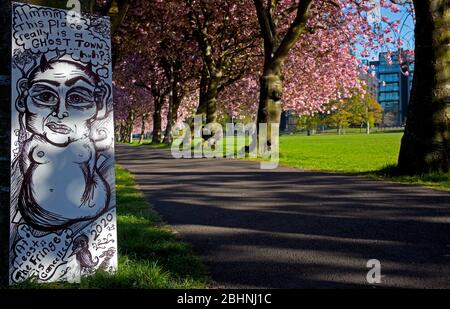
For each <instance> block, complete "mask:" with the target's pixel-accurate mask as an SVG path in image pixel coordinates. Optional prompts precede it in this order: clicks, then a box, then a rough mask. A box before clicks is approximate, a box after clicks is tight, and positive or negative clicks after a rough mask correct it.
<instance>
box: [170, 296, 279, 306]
mask: <svg viewBox="0 0 450 309" xmlns="http://www.w3.org/2000/svg"><path fill="white" fill-rule="evenodd" d="M271 303H272V294H255V293H222V294H220V297H217V296H212V295H189V294H188V293H184V294H183V295H179V296H178V297H177V304H197V305H202V306H205V307H208V306H210V305H219V304H220V305H227V304H230V305H236V304H241V305H242V304H244V305H253V306H257V305H264V304H271Z"/></svg>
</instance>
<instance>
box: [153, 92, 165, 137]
mask: <svg viewBox="0 0 450 309" xmlns="http://www.w3.org/2000/svg"><path fill="white" fill-rule="evenodd" d="M163 105H164V96H163V95H161V96H159V97H158V98H155V111H154V112H153V137H152V144H153V145H155V144H161V141H162V140H161V110H162V107H163Z"/></svg>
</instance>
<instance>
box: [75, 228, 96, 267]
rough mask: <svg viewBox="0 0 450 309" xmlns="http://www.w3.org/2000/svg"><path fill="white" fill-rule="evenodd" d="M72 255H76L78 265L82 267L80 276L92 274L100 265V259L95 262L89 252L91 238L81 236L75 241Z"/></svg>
mask: <svg viewBox="0 0 450 309" xmlns="http://www.w3.org/2000/svg"><path fill="white" fill-rule="evenodd" d="M72 254H75V256H76V259H77V262H78V265H79V267H80V275H83V274H85V273H91V272H92V270H93V268H94V267H95V266H97V264H98V257H96V258H95V261H94V260H93V258H92V254H91V252H90V251H89V238H88V237H87V236H86V235H84V234H81V235H80V236H78V237H77V238H75V240H74V241H73V246H72Z"/></svg>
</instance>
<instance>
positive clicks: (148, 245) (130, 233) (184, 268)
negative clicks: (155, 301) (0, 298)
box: [17, 167, 209, 289]
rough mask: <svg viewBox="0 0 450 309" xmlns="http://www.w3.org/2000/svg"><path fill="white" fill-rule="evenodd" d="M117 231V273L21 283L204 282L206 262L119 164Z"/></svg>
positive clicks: (114, 285)
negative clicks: (74, 280)
mask: <svg viewBox="0 0 450 309" xmlns="http://www.w3.org/2000/svg"><path fill="white" fill-rule="evenodd" d="M116 188H117V234H118V245H119V270H118V272H117V273H115V274H108V273H97V274H96V275H94V276H92V277H88V278H84V279H82V281H81V283H80V284H69V283H51V284H37V283H34V282H31V281H29V282H25V283H23V284H20V285H18V286H17V288H159V289H165V288H187V289H189V288H206V287H207V285H208V282H209V278H208V276H207V274H206V270H205V267H204V266H203V264H202V263H201V262H200V260H199V259H198V258H197V257H195V256H194V255H193V253H192V250H191V247H190V246H189V245H187V244H186V243H184V242H182V241H180V240H179V239H178V238H177V237H176V236H175V235H174V234H173V233H172V231H171V230H170V229H169V228H168V227H167V226H165V225H164V224H162V222H161V220H160V218H159V216H158V215H157V214H156V213H155V212H153V211H152V210H151V207H150V205H148V204H147V202H146V201H145V200H144V198H143V195H142V193H141V192H140V191H138V190H137V189H136V186H135V183H134V180H133V177H132V175H131V174H130V173H129V172H128V171H127V170H125V169H122V168H120V167H117V168H116Z"/></svg>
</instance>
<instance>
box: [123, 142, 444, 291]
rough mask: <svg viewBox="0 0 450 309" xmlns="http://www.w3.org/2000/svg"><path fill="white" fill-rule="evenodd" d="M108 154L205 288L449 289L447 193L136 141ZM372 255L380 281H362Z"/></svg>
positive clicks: (364, 279)
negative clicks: (194, 258) (202, 273)
mask: <svg viewBox="0 0 450 309" xmlns="http://www.w3.org/2000/svg"><path fill="white" fill-rule="evenodd" d="M116 158H117V161H118V163H119V164H120V165H122V166H123V167H125V168H127V169H128V170H130V171H131V172H132V173H133V174H134V176H135V179H136V182H137V184H138V186H139V188H140V189H141V190H142V192H143V193H144V195H145V197H146V199H147V200H148V201H149V202H150V203H151V204H152V205H153V207H154V209H155V210H156V211H157V212H158V213H159V214H160V215H161V216H162V218H163V220H164V221H165V222H167V223H168V224H169V225H171V226H172V227H173V229H174V231H175V232H177V233H178V234H179V235H180V237H181V238H182V239H184V240H185V241H187V242H189V243H190V244H192V246H193V248H194V250H195V252H196V254H198V255H199V256H200V257H201V258H202V260H203V261H204V263H205V264H206V265H207V267H208V269H209V271H210V273H211V277H212V278H213V280H214V284H213V287H223V288H351V287H384V288H385V287H399V288H450V194H449V193H447V192H439V191H435V190H431V189H426V188H421V187H418V186H413V185H401V184H395V183H390V182H384V181H376V180H369V179H366V178H364V177H359V176H349V175H342V174H330V173H320V172H309V171H301V170H297V169H292V168H285V167H280V168H278V169H276V170H261V169H260V168H259V164H258V163H257V162H249V161H244V160H230V159H174V158H173V157H172V156H171V154H170V150H166V149H161V150H159V149H158V150H157V149H151V148H149V147H145V146H142V147H130V146H125V145H117V148H116ZM119 232H120V231H119ZM371 259H377V260H378V261H379V262H380V264H381V283H380V284H377V283H372V284H370V283H368V282H367V273H368V271H370V270H371V268H368V267H367V262H368V261H369V260H371Z"/></svg>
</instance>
